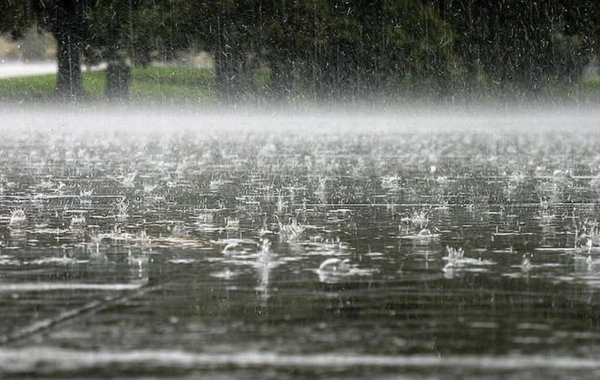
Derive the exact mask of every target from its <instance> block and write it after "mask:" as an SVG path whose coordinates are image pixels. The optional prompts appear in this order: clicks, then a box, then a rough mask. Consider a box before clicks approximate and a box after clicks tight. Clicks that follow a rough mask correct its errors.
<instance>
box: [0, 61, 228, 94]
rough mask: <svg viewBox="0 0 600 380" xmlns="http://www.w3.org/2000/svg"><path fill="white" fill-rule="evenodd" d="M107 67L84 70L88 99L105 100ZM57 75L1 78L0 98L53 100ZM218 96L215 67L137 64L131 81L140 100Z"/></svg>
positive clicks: (132, 88) (85, 90) (132, 91)
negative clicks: (209, 68)
mask: <svg viewBox="0 0 600 380" xmlns="http://www.w3.org/2000/svg"><path fill="white" fill-rule="evenodd" d="M105 84H106V73H105V71H104V70H97V71H86V72H84V73H83V89H84V92H85V99H86V100H90V101H102V100H105V96H104V88H105ZM55 85H56V75H55V74H50V75H37V76H28V77H20V78H7V79H0V100H5V101H17V102H29V101H32V102H37V101H50V102H51V101H54V100H55V98H56V97H55V93H54V88H55ZM216 98H217V96H216V88H215V81H214V74H213V72H212V70H208V69H194V68H185V67H169V66H152V67H136V68H135V69H134V70H133V77H132V82H131V99H132V100H133V101H141V102H146V101H150V102H166V101H186V102H213V101H215V100H216Z"/></svg>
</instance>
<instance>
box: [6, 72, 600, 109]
mask: <svg viewBox="0 0 600 380" xmlns="http://www.w3.org/2000/svg"><path fill="white" fill-rule="evenodd" d="M132 74H133V75H132V83H131V89H130V90H131V102H133V103H136V102H140V103H144V104H153V103H155V104H170V103H177V104H181V103H187V104H194V103H204V104H206V103H215V102H217V99H218V95H217V89H216V83H215V75H214V71H213V70H210V69H198V68H190V67H176V66H150V67H135V68H133V71H132ZM105 76H106V73H105V71H104V70H99V71H91V72H84V73H83V87H84V92H85V94H86V95H85V100H86V101H87V100H89V101H104V100H106V97H105V95H104V87H105V83H106V77H105ZM252 80H253V81H254V86H252V87H253V88H254V89H255V90H256V92H257V93H256V95H257V96H258V98H260V97H261V96H262V97H265V99H267V98H268V90H267V88H268V83H269V72H268V70H266V69H259V70H257V71H256V72H254V76H253V78H252ZM55 83H56V76H55V75H39V76H31V77H25V78H10V79H0V101H1V100H5V101H17V102H25V103H27V102H38V101H40V102H53V101H56V100H58V98H57V97H56V96H55V91H54V87H55ZM506 90H507V91H506V92H505V93H503V94H501V93H500V92H499V89H498V88H495V87H493V86H491V85H490V86H487V87H486V86H481V88H477V89H475V90H474V91H473V92H472V93H471V94H460V93H459V94H457V97H456V99H455V101H457V103H458V104H461V102H463V101H464V102H467V103H468V102H472V101H474V102H479V103H482V104H488V103H489V104H494V103H496V102H498V101H499V100H500V101H501V102H502V101H505V102H509V103H510V102H514V103H517V104H518V103H519V102H522V101H523V97H522V94H521V93H522V91H520V90H519V89H511V88H508V89H506ZM300 91H301V90H300ZM309 92H310V90H309ZM394 94H395V95H394ZM394 94H392V95H391V98H390V99H391V100H392V101H394V102H396V103H397V104H406V103H424V104H427V102H428V101H430V102H431V101H432V100H433V98H432V97H431V95H428V94H427V93H426V92H424V93H414V92H412V91H407V89H406V88H404V89H403V88H402V86H400V88H398V89H397V92H395V93H394ZM295 95H297V96H292V98H294V99H298V100H299V102H300V103H302V102H303V100H302V99H303V97H302V93H298V94H295ZM529 100H534V101H539V102H542V103H547V102H550V103H559V104H560V103H566V104H568V103H577V104H586V103H587V104H592V103H593V104H596V103H598V102H600V79H598V78H595V79H586V80H583V81H581V82H580V83H577V84H569V85H562V86H561V85H554V86H548V87H544V88H543V89H542V90H541V91H540V93H539V94H537V98H536V99H529ZM304 101H306V100H304ZM309 102H310V101H309Z"/></svg>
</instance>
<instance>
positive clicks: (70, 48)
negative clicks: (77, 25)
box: [54, 28, 83, 99]
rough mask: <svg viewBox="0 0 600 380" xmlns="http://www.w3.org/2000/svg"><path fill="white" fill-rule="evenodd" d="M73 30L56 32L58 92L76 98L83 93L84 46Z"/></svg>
mask: <svg viewBox="0 0 600 380" xmlns="http://www.w3.org/2000/svg"><path fill="white" fill-rule="evenodd" d="M67 29H68V28H67ZM72 32H73V31H71V30H64V31H62V32H58V33H55V34H54V37H55V38H56V41H57V45H58V46H57V47H58V49H57V50H58V51H57V57H56V58H57V61H58V75H57V78H56V93H57V94H58V95H59V96H62V97H65V98H73V99H75V98H78V97H80V96H81V95H83V82H82V77H81V54H82V48H81V43H80V42H79V40H80V37H79V36H77V35H75V33H72Z"/></svg>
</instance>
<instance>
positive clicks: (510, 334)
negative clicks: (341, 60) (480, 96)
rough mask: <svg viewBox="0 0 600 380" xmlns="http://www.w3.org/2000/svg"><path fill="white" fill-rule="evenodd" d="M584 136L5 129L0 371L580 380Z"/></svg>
mask: <svg viewBox="0 0 600 380" xmlns="http://www.w3.org/2000/svg"><path fill="white" fill-rule="evenodd" d="M573 115H577V117H571V116H573ZM598 116H600V115H598V114H585V115H582V114H581V111H580V110H563V113H559V112H555V113H550V114H548V113H545V114H544V113H542V112H537V113H535V112H533V113H529V114H527V113H521V114H517V115H507V114H502V115H491V114H485V115H484V114H480V115H464V114H462V115H459V114H455V115H453V116H448V115H446V114H443V113H439V114H433V116H421V115H418V114H399V113H396V114H394V113H383V114H379V115H377V116H375V115H371V114H369V113H364V114H359V113H357V114H354V115H336V114H334V113H328V114H320V115H310V116H308V115H302V114H286V115H284V114H273V115H269V116H264V115H263V116H257V115H253V114H243V113H238V114H235V115H231V116H223V115H218V114H211V113H205V114H198V113H194V112H191V111H181V112H178V113H165V114H161V113H159V112H157V111H149V110H139V111H137V112H134V111H126V112H122V113H120V112H110V113H109V112H105V111H104V110H87V111H85V110H84V111H73V112H64V113H55V112H53V111H48V110H38V111H27V112H25V111H22V112H21V111H18V110H13V111H8V112H5V113H4V115H3V116H2V122H1V127H0V129H1V132H2V139H1V140H0V152H1V155H0V297H1V302H2V306H3V307H2V324H0V344H1V346H0V363H1V365H0V373H1V374H2V375H4V376H30V377H33V378H39V377H52V378H65V377H72V378H80V377H85V376H88V377H98V378H106V377H111V378H133V377H148V376H153V377H157V378H161V377H168V378H174V377H175V378H196V377H197V376H204V377H206V378H232V377H236V378H260V379H265V378H273V379H275V378H276V379H286V378H287V379H303V378H315V377H321V378H340V379H342V378H343V379H348V378H365V377H371V378H398V377H399V376H400V377H401V378H410V379H465V378H477V379H481V378H483V379H507V378H508V379H529V378H546V379H563V378H573V377H578V378H590V379H592V378H598V376H600V360H599V359H598V357H599V354H600V325H599V312H600V306H599V302H600V299H599V295H598V289H599V288H600V225H599V224H598V217H599V216H600V209H599V207H598V200H599V199H600V155H599V154H598V149H597V147H598V145H599V144H600V136H599V135H598V133H597V132H596V130H597V129H595V127H597V124H598V120H600V119H599V118H598ZM573 131H577V133H573Z"/></svg>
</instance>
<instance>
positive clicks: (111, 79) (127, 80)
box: [106, 62, 131, 99]
mask: <svg viewBox="0 0 600 380" xmlns="http://www.w3.org/2000/svg"><path fill="white" fill-rule="evenodd" d="M130 84H131V67H130V66H129V65H127V64H126V63H125V62H112V63H109V64H108V67H107V68H106V97H108V98H118V99H126V98H129V96H130V91H129V88H130Z"/></svg>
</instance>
